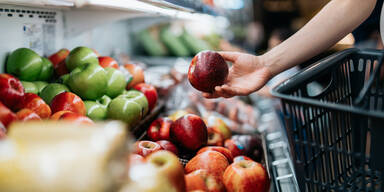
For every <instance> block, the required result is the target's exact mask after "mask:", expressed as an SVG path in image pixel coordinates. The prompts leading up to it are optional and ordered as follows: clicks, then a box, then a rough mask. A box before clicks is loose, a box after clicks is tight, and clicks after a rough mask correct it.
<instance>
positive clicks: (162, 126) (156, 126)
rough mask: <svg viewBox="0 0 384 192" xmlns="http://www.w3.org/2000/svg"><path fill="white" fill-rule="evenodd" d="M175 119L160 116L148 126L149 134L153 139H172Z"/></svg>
mask: <svg viewBox="0 0 384 192" xmlns="http://www.w3.org/2000/svg"><path fill="white" fill-rule="evenodd" d="M172 124H173V121H172V120H171V119H169V118H167V117H160V118H158V119H156V120H155V121H153V122H152V123H151V125H150V126H149V127H148V130H147V136H148V137H149V138H150V139H151V140H152V141H159V140H170V135H169V134H170V133H169V131H170V129H171V126H172Z"/></svg>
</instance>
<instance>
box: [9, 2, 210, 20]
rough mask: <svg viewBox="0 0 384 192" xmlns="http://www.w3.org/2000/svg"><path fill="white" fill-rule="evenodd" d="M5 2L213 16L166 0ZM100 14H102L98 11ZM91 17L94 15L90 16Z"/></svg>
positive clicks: (45, 6) (143, 12) (156, 13)
mask: <svg viewBox="0 0 384 192" xmlns="http://www.w3.org/2000/svg"><path fill="white" fill-rule="evenodd" d="M1 3H3V4H10V5H22V6H30V7H38V8H47V7H50V8H70V9H71V10H94V11H95V10H96V11H97V10H113V11H122V13H125V14H133V15H131V16H137V15H138V14H139V15H140V16H144V15H145V16H167V17H171V18H177V19H187V20H191V19H207V18H212V16H210V15H208V14H203V13H197V12H196V10H194V9H191V8H188V7H183V6H180V5H177V4H174V3H170V2H168V1H164V0H145V1H139V0H4V1H1ZM98 14H101V13H100V12H98ZM88 18H89V19H91V18H92V17H88Z"/></svg>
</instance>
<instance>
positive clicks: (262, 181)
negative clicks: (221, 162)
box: [223, 160, 269, 192]
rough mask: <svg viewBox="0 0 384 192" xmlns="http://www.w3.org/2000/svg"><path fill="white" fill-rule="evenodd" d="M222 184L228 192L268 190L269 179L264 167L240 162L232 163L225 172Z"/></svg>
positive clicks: (244, 161) (249, 162)
mask: <svg viewBox="0 0 384 192" xmlns="http://www.w3.org/2000/svg"><path fill="white" fill-rule="evenodd" d="M223 183H224V185H225V188H226V189H227V191H228V192H232V191H260V192H266V191H268V190H269V177H268V173H267V172H266V171H265V169H264V167H263V166H262V165H261V164H260V163H257V162H254V161H250V160H242V161H238V162H234V163H232V164H231V165H230V166H228V168H227V169H226V170H225V172H224V175H223Z"/></svg>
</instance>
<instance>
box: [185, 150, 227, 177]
mask: <svg viewBox="0 0 384 192" xmlns="http://www.w3.org/2000/svg"><path fill="white" fill-rule="evenodd" d="M228 165H229V163H228V160H227V158H226V157H225V156H224V155H223V154H221V153H220V152H217V151H205V152H203V153H200V154H197V155H196V156H195V157H193V158H192V159H191V160H190V161H189V162H188V163H187V165H185V172H186V173H190V172H192V171H196V170H198V169H205V170H207V172H208V173H210V174H212V175H214V176H218V177H221V176H222V175H223V173H224V171H225V169H226V168H227V167H228Z"/></svg>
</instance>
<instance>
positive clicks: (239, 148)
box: [224, 139, 245, 157]
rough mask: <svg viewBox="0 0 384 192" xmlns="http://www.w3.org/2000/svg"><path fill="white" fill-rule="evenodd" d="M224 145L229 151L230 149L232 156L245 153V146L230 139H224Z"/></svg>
mask: <svg viewBox="0 0 384 192" xmlns="http://www.w3.org/2000/svg"><path fill="white" fill-rule="evenodd" d="M224 147H225V148H227V149H229V151H231V153H232V155H233V157H237V156H239V155H245V146H244V145H242V144H241V143H239V142H237V141H234V140H232V139H227V140H225V142H224Z"/></svg>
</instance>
